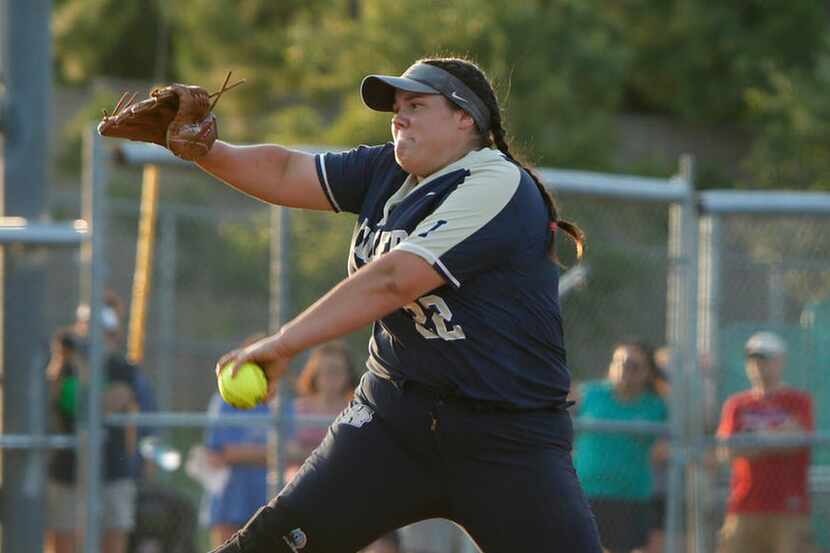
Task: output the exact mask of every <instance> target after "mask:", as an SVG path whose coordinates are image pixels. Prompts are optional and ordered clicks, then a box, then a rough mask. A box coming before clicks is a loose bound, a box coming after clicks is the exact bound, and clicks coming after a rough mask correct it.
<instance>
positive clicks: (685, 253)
mask: <svg viewBox="0 0 830 553" xmlns="http://www.w3.org/2000/svg"><path fill="white" fill-rule="evenodd" d="M678 180H679V181H680V182H681V183H682V184H683V185H684V188H685V194H684V197H683V199H682V200H681V201H680V203H677V204H673V205H672V206H671V207H670V211H669V256H670V259H671V266H670V271H669V287H668V293H669V301H668V315H667V321H666V323H667V324H666V326H667V333H668V341H669V344H670V345H671V348H672V355H671V372H672V386H671V413H670V423H671V427H672V455H671V459H670V460H669V483H668V496H667V509H668V512H667V516H666V551H667V552H671V553H677V552H679V551H682V550H683V549H684V545H683V543H682V539H683V538H682V537H683V535H684V532H683V529H684V526H686V525H684V523H683V521H684V518H685V517H684V503H685V502H684V497H686V493H687V492H688V491H689V490H688V489H687V486H686V483H687V481H686V478H685V474H686V469H687V467H688V454H689V449H690V443H691V442H692V440H693V437H694V435H695V434H696V433H697V432H696V431H695V430H693V428H696V427H697V424H696V423H695V420H694V417H692V416H691V413H690V408H691V405H693V402H692V401H689V399H690V396H694V393H693V390H694V389H695V388H696V386H695V381H696V378H695V375H696V374H697V338H696V335H697V261H698V260H697V240H698V235H697V234H698V231H697V205H696V195H695V189H694V161H693V159H692V157H691V156H683V157H682V158H681V160H680V174H679V176H678ZM701 431H702V427H701ZM688 499H689V500H690V502H689V505H690V507H691V510H692V511H695V510H696V507H695V505H694V502H695V498H694V497H690V498H688Z"/></svg>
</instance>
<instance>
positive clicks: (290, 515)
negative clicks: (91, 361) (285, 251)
mask: <svg viewBox="0 0 830 553" xmlns="http://www.w3.org/2000/svg"><path fill="white" fill-rule="evenodd" d="M571 438H572V428H571V420H570V416H569V415H568V413H567V412H566V411H564V410H560V411H524V412H503V411H499V412H492V411H488V410H481V409H479V408H476V406H471V405H470V404H469V403H466V402H461V401H456V400H452V399H447V398H442V397H440V396H439V395H437V394H435V393H433V392H431V391H430V390H429V389H428V388H425V387H422V386H420V385H415V384H410V383H405V384H403V385H396V384H393V383H392V382H390V381H388V380H384V379H382V378H378V377H376V376H374V375H371V374H367V375H365V376H364V377H363V379H362V381H361V384H360V386H359V387H358V390H357V393H356V395H355V399H354V401H353V402H352V403H351V405H350V406H349V407H348V408H347V409H346V410H345V411H344V412H343V413H342V414H341V415H340V416H339V417H338V419H337V420H336V421H335V422H334V423H333V424H332V426H331V428H330V430H329V432H328V435H327V436H326V438H325V440H324V441H323V443H322V444H321V445H320V447H319V448H318V449H317V450H316V451H315V452H314V453H313V454H312V455H311V456H310V457H309V459H308V460H307V461H306V462H305V464H304V465H303V467H302V468H301V469H300V471H299V473H298V474H297V475H296V476H295V477H294V479H293V480H292V481H291V482H290V483H289V484H288V485H287V486H286V488H285V489H284V490H283V491H282V492H281V493H280V494H279V495H278V496H277V497H276V498H274V499H273V500H271V501H270V502H269V503H268V504H267V505H265V506H264V507H262V508H261V509H260V510H259V511H257V513H256V514H255V515H254V516H253V517H252V518H251V520H250V521H249V522H248V523H247V524H246V525H245V527H244V528H243V529H242V530H241V531H240V532H239V533H238V534H237V535H235V536H234V537H233V538H231V539H230V540H229V541H228V542H227V543H226V544H224V545H222V546H221V547H219V548H217V549H215V550H214V553H274V552H277V551H281V552H295V553H296V552H301V553H354V552H355V551H357V550H359V549H360V548H362V547H364V546H365V545H367V544H369V543H371V542H372V541H374V540H375V539H376V538H378V537H380V536H381V535H383V534H385V533H386V532H389V531H392V530H394V529H396V528H399V527H401V526H405V525H407V524H410V523H413V522H417V521H419V520H424V519H428V518H438V517H440V518H447V519H450V520H452V521H455V522H456V523H458V524H459V525H461V526H462V527H463V528H464V529H465V530H466V531H467V532H468V533H469V534H470V536H471V537H472V538H473V539H474V540H475V541H476V543H477V544H478V546H479V547H480V548H481V550H482V551H484V552H485V553H522V552H528V553H531V552H532V553H557V552H562V553H601V551H602V549H601V547H600V542H599V536H598V533H597V528H596V524H595V522H594V518H593V515H592V514H591V510H590V507H589V506H588V503H587V501H586V499H585V497H584V496H583V493H582V490H581V488H580V486H579V482H578V480H577V476H576V472H575V471H574V468H573V465H572V463H571V458H570V443H571Z"/></svg>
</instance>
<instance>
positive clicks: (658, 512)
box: [643, 346, 671, 553]
mask: <svg viewBox="0 0 830 553" xmlns="http://www.w3.org/2000/svg"><path fill="white" fill-rule="evenodd" d="M670 365H671V349H670V348H669V347H668V346H663V347H661V348H658V349H657V350H656V351H655V352H654V366H655V367H656V368H657V376H656V378H655V381H654V384H655V386H654V387H655V390H656V391H657V394H658V395H659V396H660V397H661V398H662V399H663V401H664V402H665V403H666V405H669V403H670V402H669V398H670V395H671V367H670ZM669 453H670V452H669V442H668V440H660V441H658V442H657V443H656V444H655V445H654V447H653V448H652V450H651V474H652V480H653V483H654V487H653V489H654V495H653V498H652V520H651V524H650V525H649V532H648V541H647V544H646V547H645V548H644V550H643V551H644V553H663V552H664V551H665V525H666V494H667V493H668V483H669Z"/></svg>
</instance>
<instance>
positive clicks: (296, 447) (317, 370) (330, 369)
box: [286, 341, 357, 481]
mask: <svg viewBox="0 0 830 553" xmlns="http://www.w3.org/2000/svg"><path fill="white" fill-rule="evenodd" d="M356 385H357V379H356V373H355V368H354V363H353V361H352V355H351V352H350V351H349V348H348V346H347V345H346V343H345V342H341V341H334V342H328V343H326V344H323V345H322V346H319V347H317V348H316V349H315V350H314V351H312V352H311V355H310V356H309V358H308V361H307V362H306V364H305V366H304V367H303V370H302V371H301V372H300V375H299V377H298V378H297V398H296V400H295V401H294V412H295V413H296V414H297V415H299V416H303V415H318V416H323V417H329V418H331V419H334V418H335V417H336V416H337V415H338V414H340V412H341V411H342V410H343V409H345V408H346V406H347V405H348V404H349V401H351V399H352V394H353V393H354V388H355V386H356ZM327 427H328V424H326V425H323V424H314V425H308V424H306V425H303V424H297V425H296V430H295V432H294V434H293V436H292V438H291V439H290V440H289V441H288V443H287V444H286V451H287V454H288V463H287V471H286V472H287V474H286V481H288V480H290V479H291V477H292V476H293V475H294V474H295V473H296V471H297V470H298V469H299V468H300V465H302V463H303V462H304V461H305V460H306V458H308V456H309V455H311V452H312V451H314V449H315V448H316V447H317V446H318V445H320V442H322V441H323V438H325V436H326V432H327Z"/></svg>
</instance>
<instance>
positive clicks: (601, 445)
mask: <svg viewBox="0 0 830 553" xmlns="http://www.w3.org/2000/svg"><path fill="white" fill-rule="evenodd" d="M786 359H787V344H786V343H785V341H784V340H783V339H782V338H781V337H780V336H779V335H777V334H775V333H772V332H766V331H760V332H757V333H755V334H753V335H752V336H750V338H749V339H748V340H747V342H746V344H745V348H744V362H745V372H746V376H747V379H748V384H749V386H748V389H746V390H744V391H740V392H737V393H735V394H733V395H731V396H729V397H728V398H727V399H726V401H725V402H724V403H723V405H722V406H721V408H720V410H721V413H720V416H719V417H718V414H717V413H718V405H717V401H716V398H715V386H714V382H713V375H714V374H715V371H714V369H713V367H712V366H711V363H710V362H709V360H708V359H707V358H703V359H700V360H699V362H698V366H699V368H700V371H699V373H698V375H696V376H695V378H698V379H699V380H700V381H701V382H699V383H700V384H702V386H701V389H702V392H703V393H702V404H701V405H700V406H699V410H698V413H699V416H700V417H701V419H702V423H703V427H704V428H703V430H704V432H705V433H707V434H709V435H711V434H715V435H716V436H717V438H719V442H718V443H719V446H718V447H716V448H714V449H712V450H711V451H710V452H709V453H707V454H705V455H704V456H703V460H702V465H703V466H704V467H705V469H706V470H707V471H708V472H709V474H710V476H711V477H712V478H713V479H715V480H716V479H717V478H718V475H719V474H720V473H722V472H728V473H729V474H730V483H729V492H728V499H727V504H726V509H725V511H726V512H725V515H724V516H723V523H722V526H721V529H720V532H719V534H718V536H717V538H716V548H717V551H718V552H719V553H741V552H749V551H752V552H769V553H790V552H798V553H810V552H813V551H816V547H815V544H814V543H813V537H812V532H811V520H810V514H811V508H810V493H809V488H808V471H809V466H810V448H809V446H808V445H805V443H804V441H802V442H800V443H799V442H798V441H797V440H795V441H791V442H790V443H786V442H781V441H775V438H776V437H779V438H780V437H782V436H786V435H787V434H789V435H790V437H804V436H806V435H808V434H809V433H811V432H813V430H814V428H815V423H814V416H813V406H812V399H811V396H810V394H809V393H807V392H805V391H799V390H796V389H795V388H792V387H790V386H788V385H786V384H785V380H784V376H785V367H786ZM674 365H675V363H673V362H672V352H671V350H670V349H669V348H667V347H663V348H660V349H657V350H656V351H655V350H654V349H653V348H652V347H651V346H650V345H648V344H647V343H645V342H643V341H641V340H636V339H632V340H625V341H621V342H620V343H618V344H616V345H615V346H614V348H613V351H612V353H611V361H610V363H609V365H608V371H607V376H605V378H603V379H600V380H595V381H589V382H584V383H582V384H581V385H578V386H575V387H574V392H573V400H574V401H575V402H576V408H575V415H576V417H577V420H578V421H581V422H588V423H590V422H599V421H602V422H628V423H638V422H639V423H665V422H667V421H668V420H669V408H668V407H669V405H670V401H669V395H670V392H671V386H672V367H673V366H674ZM671 454H672V452H671V448H670V442H669V440H668V438H667V437H666V436H665V435H658V434H656V433H654V432H653V431H649V430H648V429H647V428H646V429H644V430H643V431H641V432H626V431H619V430H604V429H596V428H594V429H591V428H590V426H589V427H588V429H586V430H584V431H582V432H580V433H579V435H578V437H577V440H576V441H575V444H574V464H575V467H576V470H577V473H578V474H579V477H580V480H581V481H582V484H583V486H584V490H585V493H586V495H587V496H588V499H589V501H590V503H591V506H592V509H593V512H594V516H595V519H596V522H597V525H598V528H599V531H600V536H601V539H602V542H603V546H604V548H605V549H606V551H608V552H609V553H629V552H637V553H658V552H662V551H665V533H664V530H665V522H666V517H665V515H666V507H667V505H666V499H667V491H668V480H669V478H668V476H669V460H670V456H671ZM727 468H728V470H725V469H727Z"/></svg>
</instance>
